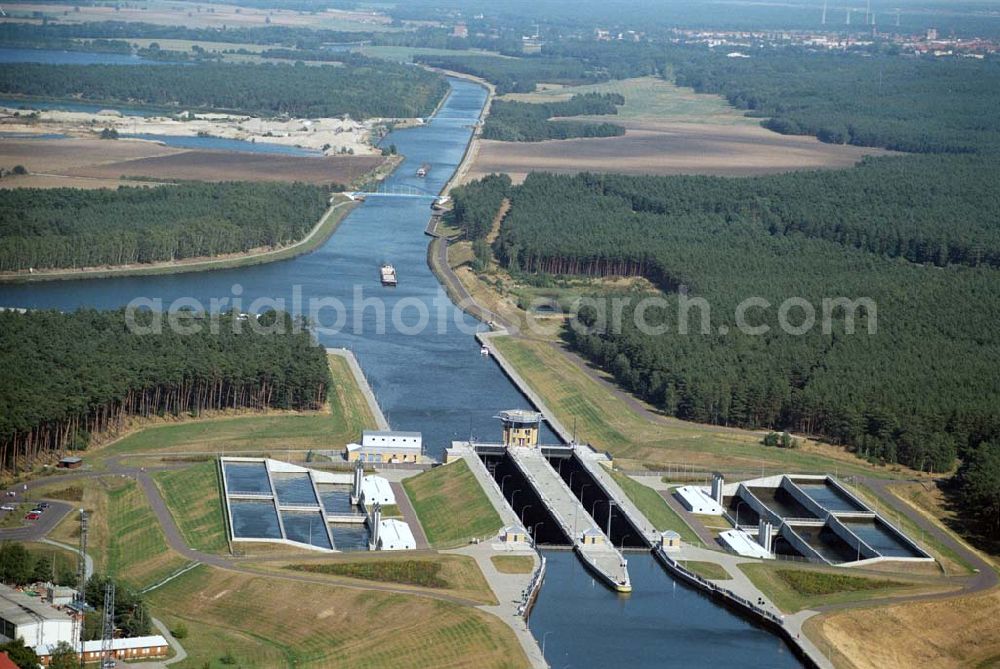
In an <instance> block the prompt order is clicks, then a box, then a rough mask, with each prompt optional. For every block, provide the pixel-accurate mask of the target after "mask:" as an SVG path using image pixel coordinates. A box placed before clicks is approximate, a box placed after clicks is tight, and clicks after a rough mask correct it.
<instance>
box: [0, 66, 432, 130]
mask: <svg viewBox="0 0 1000 669" xmlns="http://www.w3.org/2000/svg"><path fill="white" fill-rule="evenodd" d="M447 89H448V84H447V82H445V81H444V79H443V78H442V77H440V76H438V75H436V74H433V73H430V72H427V71H425V70H423V69H421V68H417V67H406V66H404V65H398V64H395V63H389V62H385V61H379V60H369V59H364V58H361V57H360V56H357V57H355V58H354V60H352V64H351V65H350V66H346V67H341V66H329V65H326V66H307V65H303V64H301V63H296V64H294V65H291V64H289V65H283V64H256V65H248V64H220V63H204V64H198V65H184V64H176V65H174V64H163V65H47V64H38V63H8V64H6V65H5V66H4V67H3V68H2V69H0V93H3V94H6V95H28V96H35V97H46V98H79V99H82V100H92V101H95V102H101V103H109V104H128V105H133V106H134V105H151V106H156V107H176V108H178V109H188V108H195V109H210V110H225V111H238V112H245V113H250V114H260V115H290V116H309V117H318V116H327V117H329V116H340V115H343V114H348V115H350V116H351V117H352V118H355V119H365V118H370V117H417V116H427V115H429V114H430V113H431V112H432V111H434V108H435V107H436V106H437V104H438V102H439V101H440V100H441V98H442V97H444V95H445V93H446V92H447Z"/></svg>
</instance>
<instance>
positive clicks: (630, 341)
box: [456, 156, 1000, 471]
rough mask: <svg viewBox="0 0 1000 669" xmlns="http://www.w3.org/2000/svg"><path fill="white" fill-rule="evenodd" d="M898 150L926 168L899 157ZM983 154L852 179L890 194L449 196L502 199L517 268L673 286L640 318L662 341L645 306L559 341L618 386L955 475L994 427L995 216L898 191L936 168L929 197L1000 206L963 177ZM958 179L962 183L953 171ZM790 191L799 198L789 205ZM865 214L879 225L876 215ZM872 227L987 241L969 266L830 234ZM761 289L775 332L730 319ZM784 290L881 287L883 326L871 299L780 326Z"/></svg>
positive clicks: (752, 182)
mask: <svg viewBox="0 0 1000 669" xmlns="http://www.w3.org/2000/svg"><path fill="white" fill-rule="evenodd" d="M904 161H908V162H905V164H906V165H909V166H911V167H912V168H919V169H901V167H900V164H901V163H904ZM975 161H981V164H980V165H979V166H978V167H979V168H980V169H986V168H988V167H989V165H988V159H986V158H973V157H968V156H955V157H940V156H939V157H933V158H932V157H926V158H911V159H879V160H872V161H868V162H867V163H866V164H865V165H863V166H861V167H859V168H857V169H856V170H849V171H846V172H844V173H843V174H845V175H853V176H854V178H856V179H857V181H856V182H854V184H853V185H854V186H858V187H859V188H860V187H863V184H865V183H866V182H868V181H869V180H871V181H873V182H874V181H881V182H884V183H883V187H884V188H885V189H886V191H887V192H892V188H893V186H892V184H893V183H895V188H896V189H899V191H900V192H901V193H902V195H900V196H899V197H898V198H897V200H896V203H895V205H894V204H893V201H892V200H891V199H890V200H889V201H888V202H886V203H884V204H883V205H881V206H880V207H879V206H876V205H875V203H874V200H875V197H876V196H877V195H878V192H876V193H874V194H873V196H872V197H864V196H861V197H843V198H842V199H841V200H839V201H837V200H832V199H829V198H827V197H825V194H824V189H823V188H822V187H821V186H820V184H822V183H824V181H825V180H826V179H829V178H830V176H831V174H830V173H826V172H823V173H813V174H809V173H803V174H790V175H783V176H777V177H760V178H753V179H713V178H708V177H624V176H614V175H606V176H594V175H580V176H576V177H569V176H553V175H545V174H532V175H529V177H528V179H527V180H526V181H525V183H524V184H523V185H522V186H519V187H515V188H510V189H509V191H508V193H504V192H502V185H503V184H502V183H500V182H496V183H494V184H493V185H492V186H491V187H489V188H478V189H477V188H471V187H470V188H467V189H466V190H464V191H458V192H457V193H456V201H457V203H456V204H457V207H461V208H462V209H460V211H470V212H480V211H481V210H482V209H483V208H486V207H488V205H489V203H490V202H492V201H496V199H497V198H498V197H499V198H501V199H502V197H503V196H504V195H505V194H509V196H510V198H511V201H512V204H513V206H512V208H511V210H510V212H509V213H508V215H507V217H506V219H505V220H504V223H503V226H502V228H501V233H500V237H499V238H498V239H497V241H496V242H495V244H494V250H495V253H496V255H497V257H498V258H499V259H500V261H501V262H502V263H503V264H504V265H506V266H507V267H508V268H509V269H510V270H511V271H512V272H514V273H518V272H546V273H551V274H591V275H622V274H624V275H629V274H642V275H644V276H646V277H648V278H650V279H651V280H653V281H654V282H657V283H658V284H659V285H660V286H661V287H662V288H663V289H665V290H666V291H668V292H667V296H666V299H667V303H666V305H665V306H662V307H661V308H656V309H650V310H649V311H648V312H647V313H645V316H646V318H648V319H649V320H650V321H651V322H652V324H654V325H663V324H664V320H666V323H667V325H669V326H670V327H668V328H667V331H666V333H665V334H656V335H653V334H646V333H644V332H642V331H640V329H639V328H638V327H636V325H635V323H634V318H633V317H634V315H635V308H636V304H635V301H634V300H633V302H632V303H631V304H630V305H629V306H627V307H626V308H625V309H624V312H623V319H622V320H623V327H622V328H621V329H620V330H619V331H615V330H611V331H606V332H603V331H602V332H594V333H587V332H580V331H578V330H577V329H572V328H571V329H569V330H568V335H567V336H568V337H569V338H570V341H571V343H572V345H573V346H574V347H576V348H577V349H578V350H579V351H580V352H581V353H582V354H584V355H585V356H587V357H588V358H590V359H592V360H594V361H595V362H596V363H598V364H600V365H601V366H603V367H605V368H606V369H608V370H610V371H611V372H612V373H613V374H614V375H615V377H616V378H617V379H618V381H619V382H620V383H621V384H622V385H623V386H625V387H626V388H628V389H629V390H631V391H632V392H635V393H636V394H637V395H639V396H641V397H643V398H645V399H647V400H648V401H650V402H652V403H654V404H656V405H657V406H659V407H661V408H662V409H664V410H665V411H666V412H668V413H670V414H671V415H675V416H677V417H680V418H684V419H687V420H694V421H699V422H713V423H719V424H724V425H737V426H742V427H750V428H771V429H789V430H792V431H797V432H803V433H807V434H815V435H822V436H824V437H826V438H828V439H830V440H831V441H833V442H836V443H841V444H847V445H849V446H850V447H852V448H853V449H854V450H855V451H856V452H857V453H858V454H859V455H860V456H862V457H866V458H869V459H872V460H877V461H886V462H902V463H904V464H907V465H909V466H912V467H914V468H917V469H924V470H931V471H943V470H947V469H949V468H950V467H951V466H952V465H953V463H954V459H955V456H956V455H957V454H959V453H963V452H965V451H967V450H968V449H970V448H974V447H975V446H976V445H977V444H979V443H980V442H983V441H986V440H989V439H992V438H995V437H996V436H997V435H998V434H1000V415H998V413H997V411H996V407H997V405H998V402H1000V378H998V376H997V374H996V373H995V371H996V370H997V369H1000V338H998V337H997V336H996V331H995V326H994V325H995V323H996V322H1000V273H998V270H997V269H995V268H993V267H989V266H988V265H989V264H994V265H995V259H996V257H997V256H996V252H997V251H998V247H997V245H996V244H997V240H996V237H995V236H994V235H995V226H993V227H992V228H990V227H989V226H988V225H987V223H988V221H986V219H982V220H983V221H984V222H983V224H982V225H981V226H980V227H979V228H976V227H972V226H970V227H968V228H965V227H963V226H965V221H964V219H963V218H962V217H961V214H956V215H954V216H952V217H950V218H944V219H943V220H939V219H938V218H937V216H938V215H945V213H946V212H945V210H944V209H942V210H937V211H935V214H934V216H927V217H925V218H920V217H914V216H912V215H910V214H908V212H907V209H906V207H905V202H906V193H911V194H919V193H920V192H921V191H922V189H923V187H924V185H926V183H921V182H920V181H921V180H920V179H919V178H917V175H919V174H920V173H921V172H925V173H926V174H925V175H924V177H923V181H924V182H926V181H928V180H929V179H931V177H932V176H933V175H934V174H937V175H938V176H939V177H941V178H940V179H939V183H937V184H936V185H935V190H934V193H935V195H936V196H937V197H940V198H942V201H944V202H949V201H951V202H953V203H957V204H956V206H959V208H960V209H959V210H960V212H964V211H972V210H976V209H977V207H979V208H982V210H984V211H991V210H994V211H995V209H990V207H991V206H992V205H991V203H993V202H995V198H996V191H997V189H998V188H1000V182H997V181H995V180H994V181H992V182H990V181H977V182H975V183H974V184H973V186H974V188H970V189H966V188H965V186H966V184H965V183H964V179H965V177H967V176H968V172H967V171H971V172H972V173H974V172H975V169H976V165H975ZM992 169H995V168H992ZM952 171H954V174H955V178H954V179H947V178H945V177H944V175H946V174H948V173H950V172H952ZM838 176H841V175H838ZM843 178H845V179H846V178H849V177H846V176H845V177H843ZM911 179H916V183H915V186H914V188H913V190H912V191H910V190H908V182H909V181H910V180H911ZM832 187H835V188H844V187H845V184H844V183H840V184H834V186H832ZM847 192H851V191H850V190H848V191H847ZM855 192H858V191H855ZM860 192H861V193H865V192H866V191H864V190H862V191H860ZM782 193H783V194H784V196H783V198H779V197H778V196H779V195H780V194H782ZM841 193H843V191H841ZM814 198H816V199H817V200H819V201H820V203H821V204H823V208H820V209H818V210H817V212H816V213H815V214H814V215H812V217H811V220H812V221H813V222H812V223H809V224H808V225H804V224H803V221H801V220H800V219H801V217H802V216H804V215H805V214H806V213H808V210H809V208H810V207H812V206H813V205H814V202H813V199H814ZM977 198H978V199H977ZM823 199H825V200H826V202H825V203H823ZM463 200H464V201H463ZM794 201H800V202H801V203H802V204H801V205H798V206H791V203H792V202H794ZM769 202H770V203H771V204H769ZM920 204H921V202H920V201H918V202H917V205H918V206H917V207H914V208H913V210H915V211H918V210H919V208H920V206H919V205H920ZM872 208H874V214H875V218H874V221H872V219H871V218H870V217H866V215H867V212H869V211H870V209H872ZM897 217H898V218H899V219H902V220H897ZM477 218H478V219H479V220H483V219H484V218H485V216H484V215H482V214H476V216H473V217H469V221H470V223H468V224H465V225H466V227H468V229H469V233H470V236H473V237H475V236H476V235H477V234H480V231H481V229H482V225H481V223H475V222H474V221H476V220H477ZM866 220H867V221H869V231H870V233H871V234H873V235H875V234H876V231H878V230H879V229H880V228H881V224H883V223H884V224H886V225H888V224H890V223H891V224H893V225H895V226H896V228H897V230H898V232H900V233H905V237H906V238H907V239H908V240H910V241H909V242H908V244H907V245H906V246H907V248H909V247H910V246H913V247H915V248H930V247H931V246H933V245H937V244H939V243H940V238H941V235H944V234H945V233H946V232H947V231H948V230H949V229H950V228H955V227H957V228H958V230H955V231H953V232H954V233H955V234H956V235H957V237H956V238H959V237H961V238H964V240H965V242H967V243H968V245H969V247H970V248H978V249H981V250H982V251H983V252H984V253H983V257H982V258H981V259H980V266H978V267H970V266H968V265H971V264H974V263H973V262H971V261H969V260H968V258H965V257H960V258H956V259H955V261H954V262H951V263H950V264H944V265H943V266H940V267H934V266H933V265H930V264H927V265H924V264H916V263H912V262H907V261H905V260H903V259H901V258H893V257H889V256H890V255H891V254H892V253H893V251H894V249H893V248H888V247H886V248H883V249H882V250H880V251H877V252H873V251H871V250H869V246H868V243H867V242H866V243H862V244H858V243H857V240H856V239H855V237H853V236H851V235H840V233H839V232H834V231H836V230H839V229H840V228H841V227H843V226H842V225H841V224H840V223H838V221H845V222H851V221H854V222H855V226H856V227H858V228H859V229H861V228H862V227H863V225H862V223H863V222H864V221H866ZM826 222H829V223H828V224H829V230H827V229H826V227H825V226H826V224H827V223H826ZM457 223H458V224H460V225H463V222H462V221H461V220H459V221H457ZM805 223H808V221H805ZM796 227H798V228H802V229H796ZM889 234H895V232H894V233H889ZM858 247H860V248H858ZM897 248H902V247H901V246H900V247H897ZM949 248H950V247H949ZM932 255H933V254H932ZM946 255H949V257H950V251H949V254H946ZM987 256H989V257H990V258H993V259H994V260H993V261H990V262H987V261H986V258H987ZM929 261H930V262H936V260H935V259H934V258H933V257H931V258H929ZM695 297H698V298H704V299H705V300H707V301H708V303H709V305H710V313H709V315H708V317H709V324H710V327H709V328H708V329H707V332H705V333H704V334H702V333H701V320H700V318H701V314H702V312H701V310H700V309H699V308H695V309H694V310H693V315H692V316H691V323H692V326H691V328H692V332H691V334H687V335H680V334H677V333H678V319H679V316H678V314H679V311H680V307H679V304H680V303H681V302H682V301H683V300H687V299H693V298H695ZM750 297H760V298H764V299H766V300H767V301H768V302H769V303H770V304H771V305H772V306H771V307H770V308H769V309H763V308H755V309H753V310H751V313H753V314H754V317H753V319H751V320H752V323H753V325H758V324H760V325H768V326H769V327H770V330H769V331H768V332H767V333H765V334H763V335H750V334H745V333H743V332H742V331H738V330H737V328H735V327H734V322H735V321H734V315H735V313H736V310H737V307H738V306H739V304H740V303H741V302H742V301H743V300H745V299H747V298H750ZM791 297H799V298H803V299H805V300H806V301H808V302H809V303H810V304H811V305H813V307H814V309H815V311H816V315H817V318H819V317H820V316H821V315H822V313H821V311H822V303H823V300H824V299H831V300H832V299H836V298H839V297H846V298H849V299H852V300H854V299H858V298H862V297H865V298H870V299H871V300H873V301H874V303H875V304H876V305H877V313H875V314H874V315H875V316H876V317H877V326H876V332H875V333H874V334H871V335H869V334H868V330H867V327H866V325H867V323H868V320H867V316H868V315H869V312H868V310H867V309H866V308H864V307H861V308H860V309H859V310H858V312H857V313H856V314H855V316H856V321H857V322H856V327H857V331H856V332H855V334H847V332H846V329H847V328H846V326H845V319H844V318H842V317H841V316H844V315H845V314H846V312H845V310H844V309H843V308H833V309H831V312H832V313H833V315H834V318H833V321H832V322H833V324H832V327H831V331H830V332H828V333H824V332H823V331H822V329H821V327H820V325H819V324H817V325H816V327H815V328H813V329H811V330H809V331H808V332H806V333H805V334H802V335H791V334H787V333H785V332H783V331H782V330H781V329H780V327H779V321H778V319H777V315H778V311H779V309H778V307H779V305H780V304H781V303H782V302H783V301H784V300H786V299H788V298H791ZM834 306H835V305H834ZM793 313H795V314H797V316H796V317H789V320H790V321H792V322H794V323H795V324H798V323H799V322H800V321H801V319H802V316H801V315H800V314H801V313H802V312H801V310H798V311H796V310H793ZM594 317H595V314H593V313H589V312H587V311H584V312H583V313H581V315H580V321H579V323H580V324H592V323H594V320H593V319H594ZM720 326H722V327H724V328H728V332H727V333H725V334H723V333H722V332H720V330H719V327H720Z"/></svg>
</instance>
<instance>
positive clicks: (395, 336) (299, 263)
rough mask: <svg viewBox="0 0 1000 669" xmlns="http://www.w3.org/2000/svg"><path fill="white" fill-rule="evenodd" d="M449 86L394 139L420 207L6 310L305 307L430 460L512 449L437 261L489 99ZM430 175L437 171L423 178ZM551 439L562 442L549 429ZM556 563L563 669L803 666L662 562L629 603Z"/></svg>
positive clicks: (400, 202)
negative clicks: (501, 442)
mask: <svg viewBox="0 0 1000 669" xmlns="http://www.w3.org/2000/svg"><path fill="white" fill-rule="evenodd" d="M450 83H451V87H452V92H451V95H450V96H449V98H448V100H447V101H446V102H445V104H444V105H443V106H442V108H441V109H440V110H439V112H438V114H437V115H436V116H435V117H434V119H433V120H432V121H430V122H429V123H427V124H425V125H423V126H420V127H416V128H411V129H406V130H400V131H396V132H394V133H392V134H391V135H390V136H389V137H388V138H387V139H386V140H385V142H386V143H387V144H388V143H391V144H395V145H396V146H397V148H398V149H399V151H400V153H402V154H403V155H404V156H406V160H405V161H404V162H403V164H402V165H401V166H400V168H399V169H398V170H397V171H396V172H395V174H394V175H393V176H392V177H390V178H389V180H388V181H387V182H386V184H385V190H386V191H388V192H405V193H407V195H405V196H375V197H369V198H368V200H367V201H366V202H365V203H363V204H362V205H360V206H359V207H358V208H357V209H355V210H354V211H353V212H352V213H351V214H350V215H349V216H347V217H346V218H345V220H344V221H343V223H342V224H341V225H340V227H339V228H338V230H337V232H336V233H335V234H334V235H333V237H332V238H331V239H330V240H329V241H327V242H326V243H325V244H324V245H323V246H322V247H320V248H319V249H317V250H316V251H314V252H312V253H310V254H307V255H304V256H300V257H298V258H294V259H291V260H287V261H282V262H276V263H271V264H267V265H260V266H256V267H247V268H239V269H233V270H221V271H216V272H209V273H194V274H177V275H161V276H150V277H120V278H111V279H93V280H77V281H55V282H47V283H38V284H20V285H2V286H0V306H8V307H27V308H54V309H61V310H73V309H76V308H79V307H94V308H99V309H111V308H118V307H122V306H124V305H126V304H128V303H129V302H131V301H133V300H135V299H137V298H143V299H146V300H160V301H161V304H162V306H163V307H164V308H168V307H170V306H171V305H173V306H174V307H181V306H190V305H192V304H193V303H196V304H201V305H204V306H206V307H207V306H208V305H209V304H210V300H212V299H213V298H214V299H216V300H222V299H227V300H229V302H228V303H227V304H228V305H232V304H233V301H236V300H238V301H239V305H238V306H239V308H240V310H241V311H260V310H264V309H267V308H285V309H288V310H296V305H298V308H299V310H300V311H301V312H302V313H303V314H304V315H313V316H315V317H316V319H317V320H318V322H319V326H320V330H319V332H318V338H319V340H320V342H321V343H322V344H323V345H325V346H331V347H332V346H346V347H348V348H350V349H352V350H353V351H354V352H355V354H356V355H357V357H358V360H359V362H360V363H361V366H362V368H363V369H364V371H365V375H366V376H367V377H368V379H369V381H370V382H371V385H372V387H373V389H374V391H375V394H376V397H377V399H378V401H379V403H380V405H381V406H382V408H383V411H384V413H385V414H386V417H387V418H388V420H389V422H390V423H391V424H392V426H393V428H395V429H404V430H419V431H421V432H422V433H423V435H424V443H425V444H427V445H428V450H429V452H430V454H431V455H434V456H440V455H441V453H442V452H443V449H444V448H445V447H446V446H447V445H448V444H449V442H450V441H452V440H455V439H462V440H464V439H468V438H469V437H470V435H471V436H473V437H476V438H478V439H480V440H497V439H498V438H499V427H498V424H497V421H496V420H495V419H494V416H495V415H496V413H497V412H498V411H500V410H502V409H509V408H519V407H526V406H527V400H526V399H525V398H524V397H523V396H522V395H521V393H520V392H519V391H518V390H517V389H516V388H515V387H514V386H513V385H512V384H511V383H510V381H509V380H508V379H507V378H506V376H504V374H503V373H502V372H501V371H500V369H499V367H498V366H497V365H496V364H495V363H494V362H493V361H492V360H490V359H489V358H484V357H482V356H481V355H480V353H479V346H478V344H477V343H476V342H475V340H474V338H473V337H472V333H474V332H475V331H476V330H477V329H480V328H482V327H483V326H482V325H481V324H479V323H478V322H476V321H475V320H474V319H472V318H471V317H469V316H467V315H466V314H464V313H462V312H461V311H460V310H459V309H457V308H456V307H455V306H454V305H452V304H451V302H450V301H449V300H448V298H447V296H446V295H445V293H444V291H443V289H442V288H441V286H440V284H439V283H438V281H437V279H436V278H435V277H434V275H433V274H432V273H431V271H430V269H429V268H428V266H427V260H426V255H427V242H428V238H427V237H426V236H424V234H423V231H424V228H425V226H426V224H427V221H428V217H429V215H430V204H431V202H432V201H433V199H434V196H435V195H436V194H437V193H438V192H439V191H440V189H441V188H442V187H443V186H444V184H445V183H446V182H447V180H448V178H449V177H450V176H451V175H452V173H453V172H454V171H455V169H456V168H457V166H458V164H459V162H460V161H461V159H462V156H463V154H464V151H465V146H466V144H467V143H468V140H469V137H470V135H471V129H472V125H473V124H474V123H475V122H476V120H477V118H478V116H479V112H480V110H481V108H482V106H483V104H484V103H485V98H486V92H485V90H484V89H482V88H481V87H479V86H477V85H475V84H472V83H470V82H467V81H462V80H459V79H451V80H450ZM424 163H427V164H429V165H430V171H429V173H428V175H427V176H426V177H425V178H419V177H417V176H416V174H415V172H416V169H417V167H419V166H420V165H422V164H424ZM414 194H415V195H414ZM385 262H390V263H392V264H393V265H395V266H396V269H397V273H398V276H399V286H398V287H397V288H394V289H389V288H383V287H382V286H381V284H380V281H379V277H378V268H379V266H380V265H381V264H382V263H385ZM177 300H183V301H182V302H177ZM318 300H322V301H323V302H322V303H321V304H320V303H319V302H317V301H318ZM319 306H322V307H323V308H322V309H319V310H318V311H317V312H315V313H311V311H312V310H311V309H310V307H313V308H315V309H318V307H319ZM342 317H343V318H342ZM425 320H426V322H425ZM542 439H543V441H545V442H549V443H554V442H556V437H555V435H554V434H552V432H551V431H549V430H548V429H547V428H546V430H545V433H544V434H543V435H542ZM549 557H550V566H549V569H548V573H547V576H546V581H545V585H544V586H543V587H542V590H541V593H540V597H539V600H538V604H537V606H536V609H535V613H534V615H533V617H532V618H531V627H532V630H533V633H534V634H535V636H536V638H537V639H538V640H539V643H540V644H541V643H542V642H543V641H544V643H545V645H546V655H547V657H548V658H549V661H550V663H551V664H552V665H553V666H558V667H564V666H572V667H606V666H619V665H622V664H623V663H624V664H627V665H628V666H630V667H639V668H641V667H652V666H662V665H664V664H667V665H674V664H677V665H681V666H685V665H687V666H690V665H697V666H701V665H704V664H708V663H709V662H714V661H725V662H728V663H731V664H736V663H739V665H740V666H742V667H747V666H760V667H764V666H767V667H796V666H800V665H799V663H798V661H797V660H796V659H795V658H794V656H793V655H792V654H791V652H790V651H788V650H787V648H786V647H785V646H784V644H783V643H782V642H781V641H780V640H779V639H778V638H777V637H775V636H773V635H772V634H770V633H768V632H766V631H764V630H763V629H760V628H758V627H756V626H754V625H752V624H750V623H749V622H747V621H745V620H744V619H742V618H740V617H738V616H735V615H734V614H732V613H730V612H729V611H727V610H726V609H724V608H721V607H719V606H716V605H715V604H713V603H711V602H710V601H709V600H707V599H706V598H704V597H703V596H702V595H700V594H698V593H696V592H694V591H691V590H689V589H687V588H685V587H683V586H681V585H678V584H675V583H674V581H673V580H672V579H671V578H670V577H669V576H668V575H667V574H666V573H665V572H664V571H663V569H662V568H660V567H659V566H658V565H657V564H656V563H655V562H654V561H653V559H652V558H651V557H650V556H648V555H647V554H634V555H633V554H630V572H632V573H633V584H634V586H635V592H634V593H633V594H632V595H631V596H629V597H620V596H618V595H615V594H614V593H612V592H611V591H609V590H607V589H606V588H604V587H603V586H602V585H600V584H599V583H597V582H596V581H594V579H593V578H591V577H590V576H589V574H587V573H586V572H584V571H583V569H582V567H581V566H580V565H579V563H578V561H577V560H576V558H575V556H574V555H573V554H572V553H570V552H565V551H553V552H551V553H550V555H549Z"/></svg>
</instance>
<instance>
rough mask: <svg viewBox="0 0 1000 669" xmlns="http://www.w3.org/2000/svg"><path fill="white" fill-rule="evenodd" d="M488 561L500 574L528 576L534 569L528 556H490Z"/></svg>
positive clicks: (533, 562)
mask: <svg viewBox="0 0 1000 669" xmlns="http://www.w3.org/2000/svg"><path fill="white" fill-rule="evenodd" d="M490 561H491V562H492V563H493V566H494V567H496V569H497V571H498V572H500V573H501V574H530V573H531V570H532V569H534V567H535V560H534V558H532V557H531V556H530V555H492V556H490Z"/></svg>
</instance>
